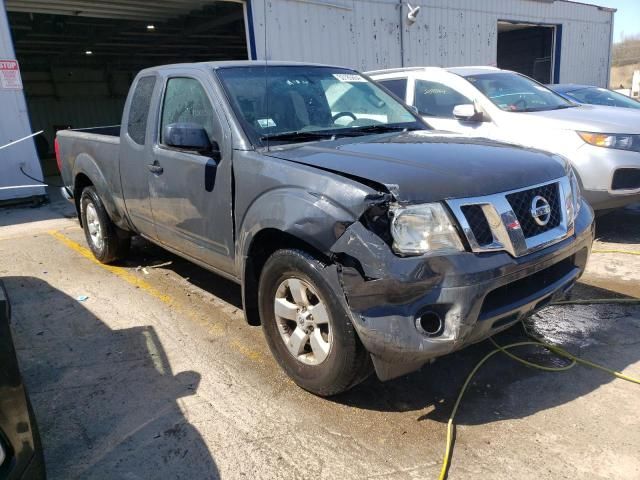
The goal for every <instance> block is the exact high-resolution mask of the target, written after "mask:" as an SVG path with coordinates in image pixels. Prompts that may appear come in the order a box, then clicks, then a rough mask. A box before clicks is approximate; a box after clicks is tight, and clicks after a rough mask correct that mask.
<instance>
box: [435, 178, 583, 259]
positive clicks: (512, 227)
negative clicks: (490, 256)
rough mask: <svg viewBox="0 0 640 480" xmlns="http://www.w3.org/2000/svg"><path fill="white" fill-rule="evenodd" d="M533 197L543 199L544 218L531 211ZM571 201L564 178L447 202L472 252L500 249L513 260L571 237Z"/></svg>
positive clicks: (566, 179)
mask: <svg viewBox="0 0 640 480" xmlns="http://www.w3.org/2000/svg"><path fill="white" fill-rule="evenodd" d="M536 196H540V197H543V198H544V199H545V200H546V202H543V204H544V205H545V209H546V212H547V214H545V215H544V218H541V217H540V216H539V212H537V211H536V209H535V208H534V205H533V203H534V202H533V200H534V198H535V197H536ZM572 202H573V199H572V194H571V183H570V181H569V178H568V177H562V178H560V179H558V180H553V181H550V182H546V183H543V184H539V185H533V186H529V187H526V188H522V189H518V190H511V191H508V192H503V193H496V194H493V195H487V196H483V197H473V198H463V199H454V200H447V204H448V206H449V208H450V209H451V211H452V212H453V214H454V215H455V217H456V219H457V220H458V223H459V224H460V226H461V227H462V231H463V232H464V234H465V236H466V237H467V240H468V242H469V245H470V246H471V249H472V250H473V251H474V252H491V251H500V250H503V251H507V252H509V253H510V254H511V255H513V256H514V257H520V256H522V255H526V254H528V253H531V252H534V251H536V250H539V249H541V248H544V247H546V246H548V245H551V244H553V243H556V242H559V241H560V240H562V239H564V238H566V237H568V236H569V235H572V234H573V218H568V211H567V206H570V205H571V204H572ZM547 205H548V208H547ZM532 210H533V211H532ZM569 210H571V209H570V208H569ZM534 214H536V215H537V218H538V220H539V221H536V217H534ZM547 215H548V217H547ZM543 223H544V224H543Z"/></svg>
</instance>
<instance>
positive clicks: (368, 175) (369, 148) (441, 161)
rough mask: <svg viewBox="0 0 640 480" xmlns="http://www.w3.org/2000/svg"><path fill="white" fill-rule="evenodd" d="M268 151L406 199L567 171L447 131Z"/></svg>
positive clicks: (544, 158) (557, 163)
mask: <svg viewBox="0 0 640 480" xmlns="http://www.w3.org/2000/svg"><path fill="white" fill-rule="evenodd" d="M269 155H271V156H274V157H278V158H282V159H285V160H290V161H294V162H298V163H302V164H305V165H312V166H315V167H319V168H323V169H326V170H331V171H334V172H338V173H341V174H344V175H348V176H351V177H356V178H360V179H365V180H369V181H374V182H377V183H379V184H383V185H386V186H387V188H388V189H389V191H390V192H392V193H393V194H394V195H395V196H396V198H397V200H399V201H401V202H411V203H417V202H434V201H439V200H444V199H448V198H464V197H475V196H481V195H488V194H492V193H498V192H504V191H507V190H514V189H518V188H523V187H527V186H530V185H536V184H538V183H543V182H546V181H549V180H553V179H556V178H559V177H562V176H563V175H564V174H565V170H564V168H565V167H564V164H563V163H564V162H563V161H562V160H560V159H559V157H554V156H551V155H550V154H546V153H543V152H539V151H536V150H528V149H523V148H519V147H515V146H511V145H507V144H502V143H496V142H493V141H491V140H485V139H478V138H471V137H465V136H460V135H452V134H447V133H443V132H432V131H416V132H407V133H399V134H392V135H386V134H385V135H376V136H367V137H356V138H341V139H338V140H334V141H330V140H329V141H321V142H315V143H312V144H305V145H298V146H292V145H288V146H285V147H277V148H272V149H271V150H270V152H269Z"/></svg>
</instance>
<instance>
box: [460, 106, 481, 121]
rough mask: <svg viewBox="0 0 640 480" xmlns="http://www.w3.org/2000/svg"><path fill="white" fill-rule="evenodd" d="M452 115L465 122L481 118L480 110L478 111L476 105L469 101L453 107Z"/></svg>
mask: <svg viewBox="0 0 640 480" xmlns="http://www.w3.org/2000/svg"><path fill="white" fill-rule="evenodd" d="M453 116H454V117H455V118H456V119H458V120H463V121H466V122H470V121H481V120H482V112H478V111H477V110H476V107H475V106H474V105H473V104H471V103H465V104H463V105H456V106H455V107H453Z"/></svg>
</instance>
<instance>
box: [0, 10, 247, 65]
mask: <svg viewBox="0 0 640 480" xmlns="http://www.w3.org/2000/svg"><path fill="white" fill-rule="evenodd" d="M10 3H13V4H15V3H19V4H20V6H21V7H23V6H24V5H25V4H32V6H33V4H37V3H38V2H35V1H28V0H21V1H20V2H17V1H11V0H10V1H8V2H7V7H9V4H10ZM69 3H78V4H83V3H90V2H82V1H77V2H71V1H60V2H58V1H56V2H50V3H45V2H44V1H43V2H41V4H42V5H55V8H60V7H58V5H66V4H69ZM91 3H92V5H95V4H99V3H100V2H91ZM102 3H104V4H107V2H102ZM113 3H114V5H113V8H114V9H116V10H114V11H113V12H112V13H109V15H116V14H117V12H118V11H120V10H117V8H121V7H120V6H117V5H116V4H124V3H125V2H123V1H120V2H113ZM141 3H143V2H140V1H138V2H136V1H129V2H127V5H136V4H141ZM145 3H147V5H148V2H145ZM155 3H158V4H164V3H167V4H173V5H182V10H180V11H179V10H171V15H172V17H171V18H167V19H164V20H156V19H150V18H146V19H144V20H142V19H140V18H137V19H130V18H121V17H119V18H111V17H109V18H102V17H97V18H96V17H88V16H78V15H74V16H70V15H61V14H50V13H48V14H47V13H34V12H32V11H29V12H21V11H20V12H17V11H15V10H11V11H9V13H8V16H9V24H10V26H11V31H12V36H13V41H14V47H15V50H16V56H17V58H18V59H19V60H20V63H21V66H22V68H23V69H27V70H39V71H41V70H48V69H49V68H51V67H61V66H62V67H65V66H74V67H80V66H82V67H94V66H95V67H99V68H107V69H111V70H118V69H124V70H139V69H141V68H145V67H147V66H152V65H160V64H166V63H176V62H183V61H205V60H227V59H246V58H247V47H246V35H245V26H244V13H243V9H242V5H241V4H239V3H231V2H211V0H209V1H208V2H207V5H205V6H202V5H200V4H201V3H203V2H200V1H193V0H191V1H186V0H174V1H173V2H170V1H168V0H155V1H154V4H155ZM191 4H198V7H199V8H198V9H197V10H191V11H190V10H188V5H191ZM51 8H53V7H51ZM93 8H96V7H93ZM122 8H124V7H122ZM146 8H147V9H148V6H147V7H146ZM105 9H106V7H105ZM167 12H168V10H167V11H164V13H162V15H167V14H168V13H167ZM157 15H160V13H157ZM149 25H153V29H152V30H150V29H149V28H148V26H149ZM87 52H91V53H90V54H87Z"/></svg>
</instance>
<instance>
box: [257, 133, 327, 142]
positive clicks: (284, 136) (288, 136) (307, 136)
mask: <svg viewBox="0 0 640 480" xmlns="http://www.w3.org/2000/svg"><path fill="white" fill-rule="evenodd" d="M335 135H336V134H335V133H333V132H304V131H296V132H282V133H271V134H269V135H262V136H261V137H260V140H285V141H286V140H293V141H299V142H304V141H306V140H320V139H323V138H334V137H335Z"/></svg>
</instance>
